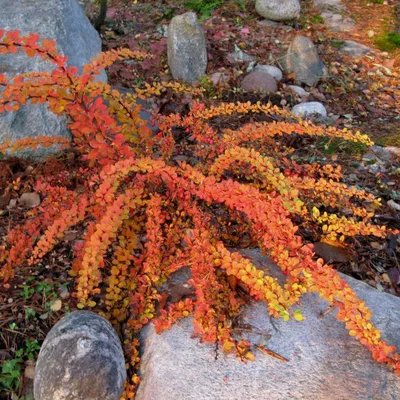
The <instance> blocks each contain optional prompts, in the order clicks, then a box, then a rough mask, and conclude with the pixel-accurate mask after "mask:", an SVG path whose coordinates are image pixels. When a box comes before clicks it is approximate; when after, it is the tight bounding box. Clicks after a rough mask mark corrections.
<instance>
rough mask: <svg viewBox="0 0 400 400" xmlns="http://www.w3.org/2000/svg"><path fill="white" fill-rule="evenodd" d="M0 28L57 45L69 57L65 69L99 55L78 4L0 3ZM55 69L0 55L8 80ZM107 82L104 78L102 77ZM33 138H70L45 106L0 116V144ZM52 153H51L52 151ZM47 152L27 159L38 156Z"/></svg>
mask: <svg viewBox="0 0 400 400" xmlns="http://www.w3.org/2000/svg"><path fill="white" fill-rule="evenodd" d="M0 5H1V12H0V28H1V29H4V30H17V29H18V30H19V31H20V32H21V35H28V34H29V33H31V32H33V33H37V34H39V35H40V36H41V39H42V40H43V39H50V40H56V41H57V50H58V51H59V52H60V53H61V54H62V55H65V56H67V57H68V65H71V66H76V67H78V68H80V69H81V68H82V66H83V65H84V64H85V63H88V62H89V61H90V60H91V58H93V57H95V56H96V55H97V54H98V53H100V52H101V40H100V37H99V35H98V33H97V32H96V30H95V29H94V28H93V27H92V25H91V24H90V22H89V20H88V19H87V18H86V16H85V14H84V12H83V9H82V7H81V6H80V5H79V3H78V2H77V0H2V1H1V2H0ZM53 69H54V65H53V64H50V63H49V62H43V61H42V60H41V59H40V58H38V57H35V58H29V57H27V56H26V55H25V54H23V53H22V52H19V53H17V54H4V55H0V73H2V74H5V75H6V76H8V77H12V76H15V75H17V74H20V73H24V72H32V71H52V70H53ZM102 79H103V80H105V79H106V77H105V75H104V76H103V77H102ZM34 136H61V137H70V133H69V131H68V130H67V128H66V123H65V119H63V118H60V117H57V116H55V115H54V114H52V113H51V112H50V111H48V110H47V108H46V106H45V105H35V106H31V105H28V106H26V107H22V108H21V109H20V110H19V111H17V112H12V113H5V114H0V143H1V142H3V141H4V140H5V139H7V138H9V139H11V141H15V140H18V139H21V138H26V137H34ZM53 150H54V149H53ZM45 153H47V152H46V151H43V152H37V153H32V152H28V153H26V155H31V156H40V155H42V154H45Z"/></svg>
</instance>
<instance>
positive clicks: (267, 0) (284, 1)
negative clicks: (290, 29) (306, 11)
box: [256, 0, 300, 21]
mask: <svg viewBox="0 0 400 400" xmlns="http://www.w3.org/2000/svg"><path fill="white" fill-rule="evenodd" d="M256 11H257V12H258V14H260V15H261V16H262V17H264V18H267V19H270V20H273V21H290V20H292V19H295V18H296V17H297V16H298V15H299V13H300V2H299V0H256Z"/></svg>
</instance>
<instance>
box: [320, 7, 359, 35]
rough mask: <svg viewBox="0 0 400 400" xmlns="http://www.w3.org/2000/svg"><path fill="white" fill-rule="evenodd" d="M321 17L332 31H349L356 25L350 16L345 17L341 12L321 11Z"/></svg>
mask: <svg viewBox="0 0 400 400" xmlns="http://www.w3.org/2000/svg"><path fill="white" fill-rule="evenodd" d="M321 17H322V18H323V19H324V22H325V24H326V25H327V26H328V27H329V28H330V30H331V31H333V32H350V31H352V30H354V28H355V27H356V23H355V22H354V20H353V19H352V18H349V17H346V16H344V15H343V14H341V13H336V12H332V11H325V12H323V13H321Z"/></svg>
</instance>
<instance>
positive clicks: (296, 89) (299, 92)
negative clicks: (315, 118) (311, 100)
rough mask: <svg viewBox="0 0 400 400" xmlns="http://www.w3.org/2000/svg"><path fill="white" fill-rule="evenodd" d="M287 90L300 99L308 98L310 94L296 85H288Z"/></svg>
mask: <svg viewBox="0 0 400 400" xmlns="http://www.w3.org/2000/svg"><path fill="white" fill-rule="evenodd" d="M288 88H289V89H290V90H291V91H292V92H293V93H294V94H297V96H300V97H305V96H309V95H310V93H308V92H306V91H305V90H304V89H303V88H302V87H300V86H296V85H289V86H288Z"/></svg>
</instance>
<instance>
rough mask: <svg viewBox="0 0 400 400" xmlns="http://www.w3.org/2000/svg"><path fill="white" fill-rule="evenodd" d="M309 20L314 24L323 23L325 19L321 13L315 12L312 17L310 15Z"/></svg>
mask: <svg viewBox="0 0 400 400" xmlns="http://www.w3.org/2000/svg"><path fill="white" fill-rule="evenodd" d="M311 22H312V23H314V24H323V23H324V22H325V21H324V18H323V17H322V16H321V15H319V14H316V15H314V16H313V17H311Z"/></svg>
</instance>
